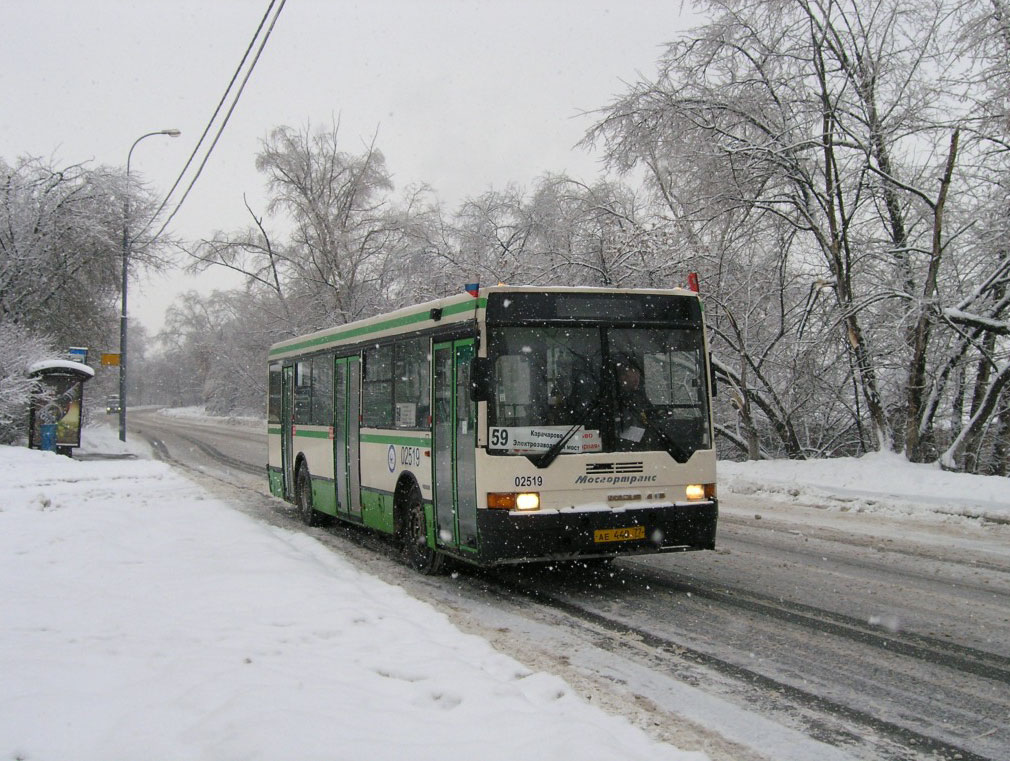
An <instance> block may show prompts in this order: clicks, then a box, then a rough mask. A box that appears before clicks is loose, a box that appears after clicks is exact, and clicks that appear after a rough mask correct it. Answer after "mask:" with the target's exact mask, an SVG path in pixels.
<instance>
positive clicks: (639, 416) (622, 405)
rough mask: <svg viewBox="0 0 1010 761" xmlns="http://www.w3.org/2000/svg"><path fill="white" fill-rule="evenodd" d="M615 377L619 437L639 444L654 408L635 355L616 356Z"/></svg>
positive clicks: (623, 354)
mask: <svg viewBox="0 0 1010 761" xmlns="http://www.w3.org/2000/svg"><path fill="white" fill-rule="evenodd" d="M614 377H615V378H616V379H617V414H618V420H619V423H618V436H619V438H621V439H625V440H627V441H633V442H635V443H638V442H640V441H641V440H642V437H643V436H644V435H645V431H646V423H647V421H648V411H649V409H650V408H651V406H652V405H651V404H650V403H649V399H648V397H647V396H646V395H645V390H644V389H643V388H642V367H641V365H640V364H639V363H638V361H637V359H636V358H635V357H634V356H633V355H631V354H627V353H624V352H622V353H619V354H616V355H615V356H614Z"/></svg>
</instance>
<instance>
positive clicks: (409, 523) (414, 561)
mask: <svg viewBox="0 0 1010 761" xmlns="http://www.w3.org/2000/svg"><path fill="white" fill-rule="evenodd" d="M404 517H405V519H406V520H405V521H404V532H403V558H404V560H405V561H406V563H407V565H408V566H410V567H411V568H413V569H414V570H415V571H418V572H419V573H422V574H424V575H425V576H433V575H435V574H437V573H439V572H440V571H441V570H442V563H443V562H444V560H445V558H444V556H443V555H442V553H441V552H437V551H436V550H434V549H432V548H431V547H429V546H428V520H427V518H426V516H425V514H424V503H423V502H422V501H421V492H420V491H418V489H417V487H416V486H415V487H414V488H412V489H411V490H410V492H409V493H408V495H407V503H406V511H405V516H404Z"/></svg>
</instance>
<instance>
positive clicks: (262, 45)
mask: <svg viewBox="0 0 1010 761" xmlns="http://www.w3.org/2000/svg"><path fill="white" fill-rule="evenodd" d="M276 2H277V0H270V4H269V5H268V6H267V9H266V12H265V13H264V14H263V18H262V19H260V23H259V26H257V27H256V32H255V33H254V34H253V36H252V38H251V39H250V40H249V45H248V46H247V47H246V50H245V53H244V54H243V55H242V60H241V61H239V64H238V66H237V67H236V69H235V73H234V74H233V75H232V78H231V81H230V82H228V87H227V88H225V91H224V94H223V95H222V96H221V100H220V101H219V102H218V104H217V108H215V109H214V113H213V114H212V115H211V117H210V120H209V121H208V122H207V126H206V127H205V128H204V130H203V134H202V135H200V139H199V141H197V144H196V146H195V147H194V148H193V152H192V153H191V154H190V156H189V159H188V160H187V161H186V164H185V166H183V168H182V170H181V171H180V172H179V176H178V177H177V178H176V180H175V183H174V184H173V185H172V187H171V189H170V190H169V191H168V193H167V194H166V195H165V198H164V200H162V202H161V205H159V206H158V209H157V211H155V213H154V215H153V216H152V217H151V220H150V221H149V222H148V223H147V225H146V226H145V227H144V229H143V230H141V232H140V234H141V235H143V233H144V232H145V231H146V230H147V229H148V228H149V227H150V226H151V225H152V224H153V223H154V221H155V220H156V219H157V218H158V215H159V214H161V212H162V210H163V209H164V208H165V206H166V205H167V204H168V200H169V199H170V198H171V197H172V194H173V193H174V192H175V190H176V188H178V187H179V184H180V183H181V182H182V178H183V176H184V175H185V174H186V171H187V170H188V169H189V167H190V165H191V164H192V163H193V160H194V159H195V158H196V155H197V153H198V152H199V150H200V146H201V145H203V142H204V140H205V139H206V137H207V134H208V133H209V132H210V129H211V126H212V125H213V123H214V120H215V119H217V117H218V114H219V113H220V112H221V107H222V106H223V105H224V103H225V101H226V100H227V99H228V95H229V93H230V92H231V90H232V87H234V85H235V80H237V79H238V76H239V73H240V72H241V71H242V68H243V67H244V66H245V63H246V60H247V59H248V58H249V52H250V51H251V50H252V49H253V46H254V45H255V44H256V40H257V39H258V38H259V36H260V33H261V32H262V31H263V26H264V25H265V24H266V22H267V19H268V18H269V17H270V13H271V11H272V10H273V8H274V5H275V4H276ZM286 2H287V0H280V5H278V6H277V11H276V12H275V13H274V16H273V19H272V20H271V21H270V26H269V27H268V28H267V30H266V34H265V35H264V36H263V39H262V40H261V41H260V44H259V48H258V49H257V50H256V55H255V56H254V57H253V60H252V62H251V63H250V64H249V68H248V70H247V71H246V74H245V76H244V77H243V78H242V83H241V84H240V85H239V88H238V92H236V93H235V96H234V98H233V99H232V102H231V106H230V107H229V108H228V112H227V113H226V114H225V117H224V120H223V121H222V122H221V126H220V127H218V130H217V133H216V134H215V135H214V140H213V142H212V143H211V144H210V147H208V148H207V153H206V154H205V155H204V157H203V161H201V162H200V166H199V167H197V170H196V174H194V175H193V179H192V180H190V182H189V185H187V186H186V191H185V192H184V193H183V194H182V198H180V199H179V202H178V203H177V204H176V205H175V208H174V209H173V210H172V213H171V214H169V215H168V218H167V219H166V220H165V223H164V224H163V225H162V226H161V227H160V228H159V230H158V232H157V233H155V235H154V238H155V239H156V238H158V237H159V236H160V235H161V234H162V233H163V232H165V228H167V227H168V225H169V223H171V221H172V219H173V218H174V217H175V215H176V214H178V212H179V209H180V208H182V204H183V203H184V202H185V200H186V198H187V197H188V196H189V193H190V191H191V190H192V189H193V186H194V185H195V184H196V181H197V180H198V179H199V178H200V174H201V173H202V172H203V168H204V167H205V166H206V165H207V161H208V160H209V159H210V155H211V153H213V152H214V148H215V147H216V146H217V143H218V140H220V139H221V135H222V134H223V133H224V128H225V127H226V126H228V121H229V119H231V115H232V113H233V112H234V111H235V107H236V106H237V105H238V101H239V98H241V97H242V93H243V91H244V90H245V86H246V84H247V83H248V82H249V78H250V77H251V76H252V73H253V70H254V69H255V68H256V64H257V62H258V61H259V59H260V55H262V53H263V50H264V48H265V47H266V44H267V41H268V40H269V39H270V35H271V33H272V32H273V29H274V26H275V25H276V24H277V19H278V18H279V17H280V15H281V11H283V10H284V5H285V3H286Z"/></svg>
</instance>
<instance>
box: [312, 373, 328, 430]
mask: <svg viewBox="0 0 1010 761" xmlns="http://www.w3.org/2000/svg"><path fill="white" fill-rule="evenodd" d="M311 397H312V424H313V425H333V357H315V358H314V359H313V360H312V390H311Z"/></svg>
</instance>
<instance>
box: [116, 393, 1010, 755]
mask: <svg viewBox="0 0 1010 761" xmlns="http://www.w3.org/2000/svg"><path fill="white" fill-rule="evenodd" d="M131 430H134V431H136V432H143V435H144V436H145V437H146V438H148V439H149V440H152V442H153V446H154V448H155V450H156V451H157V452H159V454H160V456H163V457H169V458H171V459H172V460H175V461H177V462H180V463H182V464H184V465H185V466H186V467H188V468H189V469H190V471H191V472H194V471H195V472H200V473H203V474H204V475H206V476H209V478H207V479H201V480H203V481H205V482H206V484H207V485H208V486H210V487H211V488H212V489H213V490H214V491H216V492H217V493H218V496H220V497H223V498H226V499H227V500H228V501H229V502H231V503H233V504H235V505H236V506H237V507H240V508H241V509H243V510H245V511H247V512H250V513H252V514H254V515H257V516H258V517H261V518H263V519H266V520H269V521H271V522H280V523H283V524H285V525H290V522H291V521H292V520H293V515H292V513H291V512H290V511H287V510H285V509H284V508H283V507H280V506H279V504H280V503H278V502H277V501H276V500H273V499H271V498H269V497H267V496H265V493H264V492H265V479H263V478H262V477H260V476H259V475H257V474H258V473H262V472H263V466H262V462H263V460H264V448H265V436H263V435H262V434H261V433H258V432H257V431H256V430H250V429H247V428H243V427H241V426H220V425H216V424H209V423H206V422H204V421H189V420H185V419H179V418H172V419H166V418H164V417H162V416H158V415H155V414H153V413H146V412H144V413H141V412H137V413H132V414H131ZM722 498H723V499H722V516H721V523H720V534H719V541H718V545H719V549H718V550H717V551H716V552H710V553H689V554H682V555H666V556H660V557H653V558H648V559H637V560H622V561H619V562H617V563H616V564H615V565H614V566H613V567H612V568H610V569H607V570H606V571H603V572H599V573H589V572H585V573H572V572H560V571H549V570H546V569H543V568H536V569H532V570H526V571H521V570H510V571H504V572H498V573H493V574H475V573H473V572H470V571H466V570H463V569H461V570H460V571H459V572H458V573H456V574H453V575H452V576H450V577H443V578H436V579H424V578H419V577H416V576H413V575H411V574H410V573H409V572H407V571H406V570H405V569H404V568H402V567H401V566H400V565H398V564H397V562H396V561H395V553H394V552H393V551H392V549H391V548H390V547H389V546H387V545H386V544H384V543H383V542H381V541H378V540H377V539H375V538H373V537H371V536H369V535H367V534H363V533H362V532H358V531H354V530H349V529H342V528H337V529H329V530H313V531H312V533H313V535H315V536H316V537H317V538H320V539H321V541H324V543H326V544H328V545H329V546H332V547H335V548H338V549H339V550H340V551H341V552H342V553H343V554H345V555H347V556H349V557H350V558H351V559H352V560H353V561H354V562H356V563H357V564H359V565H361V566H363V567H365V568H366V569H367V570H368V571H369V572H371V573H374V574H376V575H378V576H380V577H381V578H383V579H385V580H387V581H390V582H393V583H396V584H399V585H401V586H403V587H405V588H406V589H407V590H408V591H409V592H410V593H411V594H413V595H415V596H418V597H421V598H423V599H426V600H428V601H429V602H433V603H435V604H436V605H439V606H440V607H442V608H443V609H444V610H446V611H447V612H448V613H449V614H450V615H451V616H452V617H453V619H454V621H455V622H456V623H457V625H459V626H461V627H462V628H465V629H468V630H470V631H473V632H475V633H478V634H480V635H482V636H484V637H486V638H487V639H489V640H491V641H492V643H493V644H494V645H495V646H496V647H498V648H499V649H501V650H504V651H506V652H508V653H509V654H510V655H512V656H513V657H516V658H518V659H519V660H523V661H525V662H527V663H528V664H529V665H531V666H533V667H535V668H538V669H544V670H549V671H552V672H554V673H558V674H560V675H561V676H563V677H564V678H565V679H566V680H568V681H569V683H571V684H573V685H574V686H577V687H578V688H579V689H580V690H582V691H583V692H584V694H586V695H587V696H590V697H592V699H593V701H594V702H598V703H600V704H602V705H603V706H604V707H606V708H607V709H608V710H612V711H618V712H621V713H624V714H626V715H628V716H629V717H631V718H632V719H633V720H634V721H636V722H638V723H640V724H642V725H645V726H651V727H652V730H651V731H653V732H654V733H655V735H656V736H657V737H659V738H661V739H665V740H669V741H670V742H673V743H674V744H676V745H678V746H679V747H682V748H690V749H699V750H704V751H706V752H707V753H708V754H709V755H710V756H711V757H712V758H725V759H736V760H739V759H746V758H761V757H775V758H777V759H789V758H793V759H810V758H818V759H831V758H838V759H842V758H858V759H920V758H922V759H926V758H929V759H932V758H944V759H964V760H967V759H992V760H993V761H995V760H996V759H1005V758H1006V757H1007V755H1006V749H1007V748H1008V747H1010V729H1008V725H1010V722H1008V721H1007V719H1008V718H1010V551H1008V550H1007V541H1006V540H1007V529H1008V527H1006V526H996V527H992V526H989V527H986V526H979V525H976V524H974V523H971V522H968V521H964V520H962V519H959V520H954V521H949V522H938V521H936V520H924V521H918V520H916V519H910V518H907V517H905V518H902V519H901V520H897V519H895V518H893V517H889V516H888V515H886V514H883V515H881V514H863V513H857V512H837V511H826V510H822V509H819V508H818V507H816V506H811V505H802V504H801V505H796V504H786V503H784V502H780V501H772V500H769V499H768V498H767V497H764V496H754V495H735V494H732V493H727V492H726V491H725V490H724V491H723V492H722ZM716 717H717V718H716Z"/></svg>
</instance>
